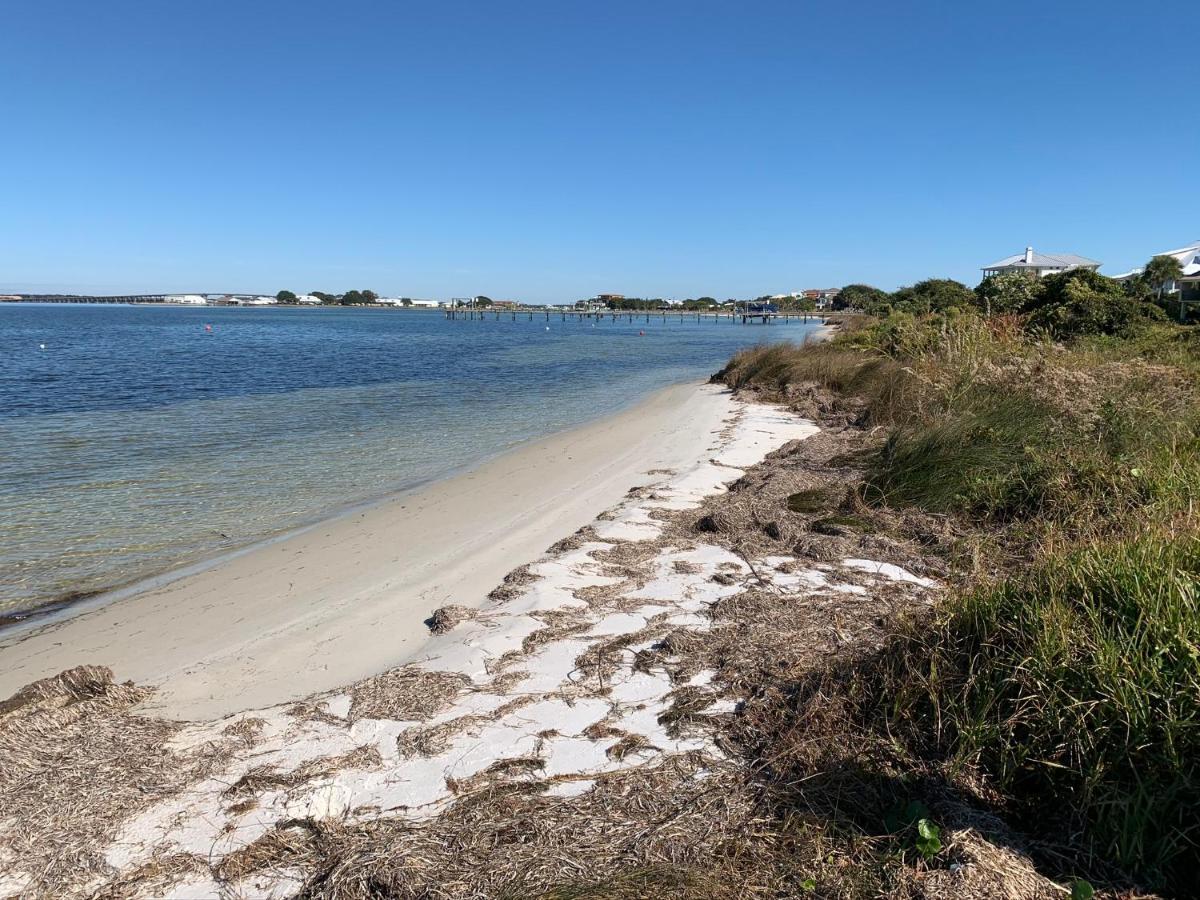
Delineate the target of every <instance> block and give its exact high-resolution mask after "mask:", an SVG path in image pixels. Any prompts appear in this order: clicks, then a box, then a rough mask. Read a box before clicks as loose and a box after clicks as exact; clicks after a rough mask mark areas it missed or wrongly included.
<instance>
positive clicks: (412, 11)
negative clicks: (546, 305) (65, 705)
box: [0, 0, 1200, 301]
mask: <svg viewBox="0 0 1200 900" xmlns="http://www.w3.org/2000/svg"><path fill="white" fill-rule="evenodd" d="M1198 22H1200V9H1198V8H1197V6H1196V5H1195V3H1194V0H1191V2H1169V3H1156V2H1144V3H1138V4H1130V3H1126V2H1114V0H1093V2H1054V0H1041V2H1036V3H1029V2H1024V0H1015V2H1007V3H995V4H984V3H978V2H966V3H962V2H960V3H950V2H941V3H934V2H922V0H916V2H910V3H894V2H845V0H842V2H828V3H825V2H823V3H811V2H779V3H756V2H741V3H730V2H719V3H715V2H695V0H691V2H686V3H682V2H679V3H675V2H655V0H640V2H637V3H628V2H607V3H582V2H562V0H559V2H554V3H549V2H520V0H513V2H508V3H496V2H472V3H464V2H420V3H418V2H403V3H402V2H382V0H381V2H373V3H367V2H354V0H340V2H334V0H328V2H320V3H316V2H307V0H286V2H268V0H256V2H249V0H240V2H237V3H227V2H223V0H222V2H217V0H204V2H195V3H185V2H173V0H170V2H159V0H142V2H129V0H104V2H96V0H78V2H60V0H37V2H25V3H18V2H16V0H12V2H8V3H5V4H4V6H3V9H2V11H0V134H2V139H0V290H3V289H8V290H25V291H35V290H36V291H51V290H63V291H81V292H82V291H89V292H126V291H138V292H142V291H144V292H158V291H182V290H201V291H261V292H270V293H274V292H275V291H277V290H279V289H281V288H288V289H291V290H294V291H297V292H304V291H310V290H314V289H315V290H327V291H342V290H346V289H349V288H372V289H374V290H376V291H379V292H380V293H384V294H388V295H407V296H415V297H446V296H466V295H471V294H477V293H486V294H488V295H489V296H492V297H497V298H499V297H513V298H519V299H524V300H529V301H560V300H574V299H578V298H580V297H585V296H589V295H592V294H594V293H596V292H600V291H604V292H618V293H624V294H627V295H641V296H666V297H671V296H674V297H687V296H700V295H704V294H709V295H713V296H717V297H721V298H724V297H734V296H736V297H743V296H755V295H758V294H762V293H768V292H770V293H775V292H779V291H788V290H797V289H801V288H805V287H826V286H833V285H840V284H845V283H847V282H850V281H866V282H871V283H875V284H878V285H880V286H882V287H886V288H893V287H896V286H898V285H900V284H904V283H911V282H912V281H915V280H918V279H920V278H924V277H929V276H942V277H946V276H948V277H954V278H958V279H960V280H964V281H967V282H968V283H970V284H974V283H975V282H976V281H977V280H978V275H979V271H978V270H979V267H980V266H982V265H983V264H985V263H988V262H991V261H993V260H994V259H997V258H999V257H1002V256H1006V255H1009V254H1011V253H1016V252H1019V251H1021V250H1023V249H1024V247H1025V246H1026V244H1029V243H1032V244H1033V245H1034V247H1035V248H1037V249H1039V250H1043V251H1047V252H1052V251H1055V250H1059V251H1066V252H1072V253H1078V254H1082V255H1084V256H1090V257H1092V258H1095V259H1099V260H1102V261H1103V262H1104V263H1105V266H1104V269H1103V270H1102V271H1105V272H1108V273H1110V274H1111V273H1114V272H1118V271H1122V270H1124V269H1127V268H1130V267H1132V266H1134V265H1138V264H1141V263H1142V262H1144V261H1145V259H1146V258H1147V257H1148V256H1150V255H1151V254H1152V253H1154V252H1155V251H1159V250H1164V249H1169V248H1171V247H1175V246H1178V245H1182V244H1186V243H1188V242H1189V241H1191V240H1195V239H1198V238H1200V214H1198V213H1197V206H1196V195H1195V187H1196V176H1197V174H1198V173H1200V108H1198V107H1197V105H1196V98H1197V96H1198V94H1197V88H1198V73H1200V50H1198V49H1197V47H1196V42H1195V34H1196V27H1197V24H1198Z"/></svg>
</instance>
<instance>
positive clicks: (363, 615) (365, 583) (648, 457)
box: [0, 384, 733, 719]
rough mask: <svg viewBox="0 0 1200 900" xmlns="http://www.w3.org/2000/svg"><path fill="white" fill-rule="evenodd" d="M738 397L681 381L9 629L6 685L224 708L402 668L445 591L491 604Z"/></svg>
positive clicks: (705, 432) (677, 459)
mask: <svg viewBox="0 0 1200 900" xmlns="http://www.w3.org/2000/svg"><path fill="white" fill-rule="evenodd" d="M732 408H733V405H732V401H731V399H730V398H729V395H728V393H727V392H726V391H725V390H724V389H723V388H717V387H711V386H698V385H694V384H690V385H677V386H674V387H671V388H668V389H665V390H663V391H661V392H659V393H657V394H655V395H654V396H652V397H650V398H649V399H647V400H646V401H644V402H642V403H640V404H638V405H637V406H635V407H633V408H631V409H629V410H626V411H624V412H622V413H619V414H617V415H615V416H612V417H609V418H606V419H603V420H600V421H597V422H594V423H591V424H589V425H586V426H584V427H581V428H578V429H574V430H571V431H567V432H563V433H560V434H557V435H553V436H551V437H549V438H546V439H544V440H540V441H536V442H533V443H531V444H528V445H525V446H522V447H520V448H518V449H516V450H515V451H513V452H510V453H508V454H505V455H503V456H501V457H499V458H497V459H494V460H492V461H490V462H487V463H485V464H484V465H482V466H480V467H479V468H477V469H475V470H473V471H469V472H467V473H464V474H461V475H459V476H456V477H453V478H450V479H447V480H445V481H442V482H438V483H435V484H433V485H431V486H429V487H427V488H424V489H422V490H419V491H416V492H414V493H409V494H403V495H398V496H396V497H393V498H391V499H388V500H386V501H383V502H380V503H378V504H375V505H373V506H370V507H367V508H364V509H361V510H358V511H355V512H353V513H350V514H347V515H343V516H340V517H338V518H334V519H331V520H329V521H326V522H322V523H319V524H317V525H315V526H312V527H309V528H306V529H304V530H302V531H300V532H298V533H294V534H292V535H290V536H287V537H285V538H284V539H282V540H278V541H274V542H270V543H266V544H263V545H261V546H258V547H255V548H253V549H251V550H250V551H248V552H243V553H240V554H236V555H233V556H232V557H230V558H227V559H225V560H223V561H220V562H219V563H217V564H216V565H213V566H211V567H208V568H205V569H203V570H201V571H199V572H197V573H195V574H191V575H187V576H185V577H183V578H180V579H178V580H174V581H171V582H169V583H167V584H165V585H162V586H158V587H151V588H150V589H147V590H145V591H144V592H141V593H135V594H134V595H133V596H129V597H125V598H124V599H119V600H115V601H113V602H110V603H105V604H93V605H92V606H91V608H81V609H79V610H75V611H73V612H74V614H73V615H70V616H68V617H66V618H64V619H63V620H62V621H55V622H51V623H48V624H45V625H43V626H42V627H41V628H37V629H34V630H32V631H29V630H26V631H21V632H14V633H11V634H9V635H5V636H3V637H0V696H8V695H9V694H11V693H13V692H14V691H16V690H17V689H18V688H20V687H21V686H23V685H25V684H28V683H29V682H31V681H34V680H36V679H39V678H44V677H47V676H51V675H55V674H57V673H58V672H61V671H63V670H64V669H67V668H70V667H71V666H75V665H80V664H95V665H106V666H109V667H111V668H112V669H113V671H114V673H115V675H116V677H117V678H118V679H122V680H124V679H132V680H133V681H136V682H137V683H139V684H150V685H154V686H156V687H157V689H158V690H157V692H156V693H155V695H154V697H153V699H152V701H151V702H150V703H149V704H148V706H147V709H148V710H150V711H153V712H154V713H156V714H158V715H162V716H167V717H172V718H181V719H197V718H214V717H219V716H223V715H227V714H229V713H232V712H236V711H239V710H244V709H250V708H258V707H264V706H270V705H273V704H278V703H283V702H286V701H288V700H293V699H298V698H301V697H305V696H308V695H310V694H313V693H314V692H319V691H323V690H328V689H331V688H333V687H336V686H338V685H343V684H346V683H349V682H352V681H355V680H357V679H361V678H364V677H367V676H369V675H373V674H376V673H378V672H382V671H384V670H386V669H389V668H391V667H393V666H396V665H399V664H401V663H403V662H405V661H406V660H408V659H410V658H412V657H413V656H414V655H415V654H417V653H419V651H420V650H421V648H422V646H423V645H424V644H425V643H426V641H427V640H428V629H427V628H426V626H425V625H424V624H423V622H424V620H425V618H426V617H428V616H429V615H430V613H431V612H432V611H433V610H434V609H435V608H437V607H440V606H443V605H446V604H460V605H465V606H479V605H481V604H482V603H483V602H484V600H485V599H486V597H487V594H488V592H489V591H491V590H492V589H493V588H494V587H495V586H496V585H497V583H499V582H500V580H501V579H502V578H503V577H504V575H505V574H506V573H507V572H509V571H510V570H511V569H513V568H514V567H516V566H518V565H521V564H523V563H526V562H529V561H531V560H533V559H536V558H537V557H538V556H539V555H540V554H542V553H543V552H544V551H545V550H546V548H547V547H549V546H550V545H551V544H552V543H554V542H555V541H556V540H558V539H560V538H562V537H564V536H565V535H568V534H570V533H572V532H573V531H575V530H576V529H578V528H580V527H582V526H583V525H585V524H587V523H589V522H591V521H592V519H593V518H594V517H595V516H596V515H597V514H598V513H599V512H601V511H602V510H604V509H607V508H609V507H611V506H613V505H614V504H616V503H617V502H618V501H619V500H621V499H622V498H623V497H624V496H625V494H626V493H627V491H629V489H630V488H632V487H634V486H637V485H642V484H646V483H647V482H650V481H652V480H654V478H655V476H654V475H653V474H648V473H650V472H652V470H655V469H677V468H686V467H688V466H689V465H694V464H695V462H696V461H697V460H698V459H699V458H702V457H703V456H704V454H705V452H706V448H710V447H712V446H713V444H714V441H715V439H716V436H717V434H718V432H719V431H720V430H721V427H722V425H723V422H724V421H725V419H726V418H727V417H728V416H729V415H730V413H731V410H732Z"/></svg>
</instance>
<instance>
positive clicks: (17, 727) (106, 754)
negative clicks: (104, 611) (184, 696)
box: [0, 666, 229, 896]
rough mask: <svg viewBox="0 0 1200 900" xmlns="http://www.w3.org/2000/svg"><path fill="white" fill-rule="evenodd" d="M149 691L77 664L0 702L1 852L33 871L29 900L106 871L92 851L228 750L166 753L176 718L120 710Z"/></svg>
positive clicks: (96, 851) (67, 889) (198, 775)
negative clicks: (0, 706)
mask: <svg viewBox="0 0 1200 900" xmlns="http://www.w3.org/2000/svg"><path fill="white" fill-rule="evenodd" d="M148 693H149V692H148V691H146V690H144V689H141V688H137V687H134V686H133V685H131V684H117V683H115V682H114V681H113V677H112V672H111V671H110V670H109V669H107V668H104V667H102V666H80V667H77V668H75V669H70V670H68V671H66V672H64V673H62V674H61V675H58V676H55V677H54V678H46V679H43V680H41V681H38V682H34V683H33V684H31V685H29V686H28V687H26V688H24V689H23V690H21V691H20V692H18V693H17V694H16V695H14V696H13V697H12V698H10V699H9V700H8V701H6V702H5V703H4V704H3V712H2V713H0V760H2V761H3V763H2V765H0V810H2V811H3V812H2V813H0V815H2V816H3V818H2V819H0V858H3V859H7V860H8V861H9V864H12V863H15V862H16V861H18V860H19V862H20V870H22V871H24V872H29V873H31V874H32V877H33V880H32V883H31V884H30V886H29V888H28V890H27V892H26V893H27V894H28V895H29V896H61V895H65V894H67V893H70V892H71V891H72V890H73V889H74V888H76V887H77V886H78V885H80V884H82V883H85V882H87V881H89V880H92V879H95V878H98V877H102V876H104V875H105V874H107V869H108V867H107V864H106V863H105V861H104V859H103V857H102V856H101V851H102V850H103V849H104V848H105V847H106V846H108V844H109V842H110V841H111V840H112V839H113V837H114V836H115V835H116V833H117V830H118V829H119V827H120V826H121V824H122V823H123V822H124V821H125V820H126V819H128V818H129V817H130V816H132V815H134V814H136V813H137V812H139V811H140V810H142V809H145V808H146V807H148V806H149V805H150V804H152V803H154V802H156V801H158V800H160V799H162V798H164V797H169V796H171V795H172V794H173V793H174V792H176V791H178V790H180V789H182V788H184V787H185V786H187V785H188V784H190V783H193V782H194V781H196V780H198V779H200V778H202V777H203V776H205V775H206V774H207V773H209V772H211V771H213V770H214V769H215V768H216V766H217V765H218V764H219V763H220V761H221V760H222V759H224V758H225V757H226V756H227V754H228V751H229V747H226V746H214V747H211V748H209V751H208V752H206V753H203V754H199V755H195V756H191V755H189V756H181V755H179V754H176V753H174V752H172V751H170V750H168V749H167V747H166V746H165V745H166V743H167V742H168V741H169V740H170V739H171V738H172V737H173V736H174V735H175V733H176V732H177V731H178V730H179V728H180V726H179V725H178V724H177V723H174V722H165V721H162V720H158V719H148V718H144V717H142V716H136V715H131V714H130V713H129V710H130V709H131V707H133V706H134V704H136V703H137V702H139V701H140V700H141V699H143V698H144V697H145V696H146V695H147V694H148ZM139 877H142V876H140V875H139ZM147 877H148V876H147Z"/></svg>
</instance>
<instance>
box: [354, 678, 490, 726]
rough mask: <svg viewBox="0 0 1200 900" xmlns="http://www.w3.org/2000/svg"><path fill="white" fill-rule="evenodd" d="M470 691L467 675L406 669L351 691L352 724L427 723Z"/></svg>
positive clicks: (362, 684)
mask: <svg viewBox="0 0 1200 900" xmlns="http://www.w3.org/2000/svg"><path fill="white" fill-rule="evenodd" d="M470 687H471V680H470V679H469V678H467V677H466V676H465V675H459V674H456V673H450V672H431V671H429V670H427V669H421V668H418V667H416V666H403V667H401V668H399V669H392V670H391V671H390V672H384V673H383V674H382V675H377V676H375V677H374V678H368V679H366V680H364V681H360V682H358V683H357V684H355V685H354V686H353V687H351V688H350V697H351V702H350V715H349V718H350V720H351V721H357V720H358V719H400V720H405V719H412V720H416V721H424V720H425V719H429V718H431V717H433V716H435V715H437V714H438V713H439V712H441V711H442V710H443V709H445V708H446V707H448V706H449V705H450V704H451V703H452V702H453V701H454V700H455V698H457V697H458V696H459V695H460V694H462V693H463V691H466V690H469V689H470Z"/></svg>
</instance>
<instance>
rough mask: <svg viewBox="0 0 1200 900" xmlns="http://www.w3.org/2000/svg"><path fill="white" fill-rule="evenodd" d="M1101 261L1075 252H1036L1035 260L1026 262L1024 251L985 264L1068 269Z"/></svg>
mask: <svg viewBox="0 0 1200 900" xmlns="http://www.w3.org/2000/svg"><path fill="white" fill-rule="evenodd" d="M1099 265H1100V263H1099V262H1097V261H1096V260H1094V259H1088V258H1087V257H1086V256H1076V255H1075V254H1074V253H1034V254H1033V261H1032V262H1026V261H1025V254H1024V253H1015V254H1013V255H1012V256H1006V257H1004V259H1002V260H1000V261H999V262H994V263H991V264H989V265H986V266H984V267H983V268H985V269H1026V268H1028V269H1066V268H1070V267H1071V266H1099Z"/></svg>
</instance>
